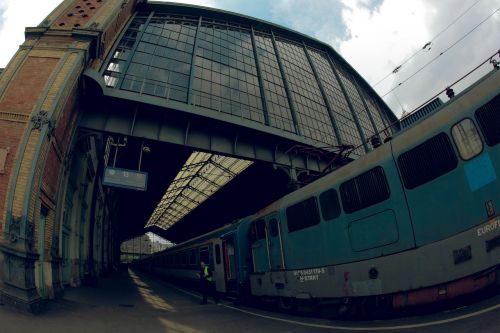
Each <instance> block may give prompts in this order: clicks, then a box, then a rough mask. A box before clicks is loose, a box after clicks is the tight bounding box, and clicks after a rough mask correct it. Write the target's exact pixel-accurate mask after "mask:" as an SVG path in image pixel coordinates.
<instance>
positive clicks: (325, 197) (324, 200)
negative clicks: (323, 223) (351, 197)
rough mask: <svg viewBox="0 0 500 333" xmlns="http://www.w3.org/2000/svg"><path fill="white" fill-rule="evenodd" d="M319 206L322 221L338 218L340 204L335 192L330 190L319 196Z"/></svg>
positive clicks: (332, 189)
mask: <svg viewBox="0 0 500 333" xmlns="http://www.w3.org/2000/svg"><path fill="white" fill-rule="evenodd" d="M319 206H320V207H321V215H323V219H324V220H332V219H335V218H337V217H339V216H340V212H341V209H340V202H339V196H338V194H337V191H336V190H335V189H334V188H331V189H329V190H327V191H325V192H323V193H321V194H320V196H319Z"/></svg>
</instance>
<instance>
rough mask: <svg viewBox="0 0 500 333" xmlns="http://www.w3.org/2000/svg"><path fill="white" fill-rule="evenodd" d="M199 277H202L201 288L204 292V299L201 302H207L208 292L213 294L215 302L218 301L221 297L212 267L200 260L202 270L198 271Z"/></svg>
mask: <svg viewBox="0 0 500 333" xmlns="http://www.w3.org/2000/svg"><path fill="white" fill-rule="evenodd" d="M198 277H199V278H200V289H201V292H202V293H203V301H202V302H201V303H200V304H207V297H208V294H211V296H212V297H213V298H214V302H215V303H218V302H219V299H218V297H217V291H216V290H215V283H214V281H213V274H212V271H211V270H210V267H208V265H207V264H205V262H204V261H200V272H199V273H198Z"/></svg>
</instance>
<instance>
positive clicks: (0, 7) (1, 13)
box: [0, 3, 7, 31]
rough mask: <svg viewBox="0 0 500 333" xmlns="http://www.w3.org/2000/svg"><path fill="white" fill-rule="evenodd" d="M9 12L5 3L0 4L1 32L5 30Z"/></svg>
mask: <svg viewBox="0 0 500 333" xmlns="http://www.w3.org/2000/svg"><path fill="white" fill-rule="evenodd" d="M6 10H7V4H5V3H0V31H1V30H2V28H3V25H4V23H5V20H6V18H5V11H6Z"/></svg>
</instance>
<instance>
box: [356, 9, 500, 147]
mask: <svg viewBox="0 0 500 333" xmlns="http://www.w3.org/2000/svg"><path fill="white" fill-rule="evenodd" d="M498 10H500V8H499V9H497V11H498ZM495 56H498V57H500V49H499V50H498V51H496V52H495V53H493V54H492V55H491V56H489V57H488V58H486V60H484V61H482V62H481V63H480V64H479V65H477V66H476V67H474V68H473V69H471V70H470V71H468V72H467V73H466V74H464V75H462V76H461V77H460V78H459V79H457V80H456V81H455V82H453V83H452V84H450V85H449V86H448V87H447V88H445V89H443V90H441V91H440V92H438V93H437V94H435V95H434V96H433V97H431V98H429V99H428V100H427V101H425V102H424V103H422V104H421V105H419V106H418V107H416V108H415V109H413V110H412V111H410V112H408V113H407V114H406V115H405V116H404V117H402V118H401V119H400V120H398V121H395V122H393V123H391V124H389V125H388V126H386V127H385V128H383V129H382V130H381V131H379V132H378V133H377V134H380V133H382V132H384V131H386V130H388V129H390V128H391V127H393V126H396V125H397V124H398V123H400V121H401V120H403V119H405V118H407V117H410V116H411V115H412V114H413V113H415V112H416V111H418V110H419V109H420V108H422V107H423V106H425V105H427V104H428V103H429V102H431V101H432V100H434V99H435V98H436V97H438V96H439V95H441V94H442V93H444V92H445V91H446V89H448V88H451V87H453V86H454V85H455V84H457V83H459V82H460V81H462V80H463V79H465V78H466V77H467V76H469V75H470V74H472V73H473V72H475V71H476V70H477V69H479V68H480V67H481V66H483V65H484V64H486V63H487V62H490V63H492V59H494V57H495ZM368 142H369V141H368V140H367V141H365V142H363V143H362V144H360V145H358V146H355V147H353V148H352V150H351V151H355V150H356V149H358V148H360V147H362V146H363V145H364V144H365V143H368Z"/></svg>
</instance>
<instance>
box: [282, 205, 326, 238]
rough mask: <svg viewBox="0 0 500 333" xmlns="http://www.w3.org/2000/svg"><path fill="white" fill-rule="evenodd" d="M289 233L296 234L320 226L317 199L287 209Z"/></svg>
mask: <svg viewBox="0 0 500 333" xmlns="http://www.w3.org/2000/svg"><path fill="white" fill-rule="evenodd" d="M286 218H287V224H288V232H294V231H298V230H302V229H305V228H309V227H312V226H313V225H316V224H319V221H320V219H319V210H318V203H317V201H316V197H310V198H309V199H306V200H304V201H301V202H299V203H297V204H295V205H293V206H290V207H288V208H287V209H286Z"/></svg>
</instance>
